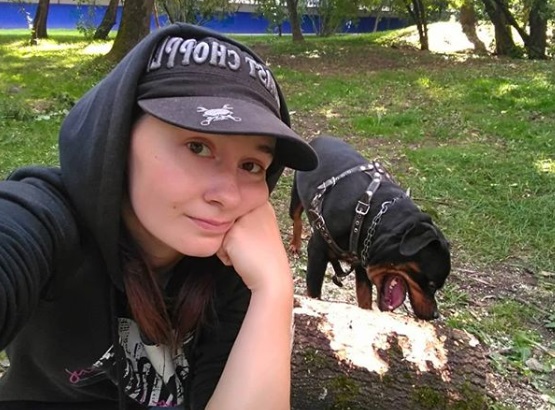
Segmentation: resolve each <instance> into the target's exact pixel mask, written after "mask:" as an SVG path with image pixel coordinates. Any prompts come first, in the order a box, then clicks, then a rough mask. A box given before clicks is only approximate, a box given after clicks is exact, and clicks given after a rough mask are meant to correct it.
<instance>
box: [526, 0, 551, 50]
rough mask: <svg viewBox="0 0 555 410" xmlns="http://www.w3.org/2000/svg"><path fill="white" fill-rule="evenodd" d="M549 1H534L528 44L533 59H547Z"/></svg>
mask: <svg viewBox="0 0 555 410" xmlns="http://www.w3.org/2000/svg"><path fill="white" fill-rule="evenodd" d="M547 8H548V7H547V1H546V0H535V1H534V2H532V8H531V9H530V16H529V17H528V24H529V26H530V42H529V44H528V47H527V50H528V58H529V59H531V60H545V59H546V58H547V56H546V55H545V48H546V46H547V15H548V13H547Z"/></svg>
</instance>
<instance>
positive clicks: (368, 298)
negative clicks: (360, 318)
mask: <svg viewBox="0 0 555 410" xmlns="http://www.w3.org/2000/svg"><path fill="white" fill-rule="evenodd" d="M356 291H357V304H358V306H359V307H360V308H362V309H372V289H371V288H369V287H368V286H366V284H364V283H360V282H359V281H356Z"/></svg>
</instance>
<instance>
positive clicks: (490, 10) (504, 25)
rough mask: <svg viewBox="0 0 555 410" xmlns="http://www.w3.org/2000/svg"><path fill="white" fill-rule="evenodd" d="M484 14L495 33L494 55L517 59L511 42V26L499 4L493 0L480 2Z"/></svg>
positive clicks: (513, 43) (517, 52)
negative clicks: (482, 5) (484, 11)
mask: <svg viewBox="0 0 555 410" xmlns="http://www.w3.org/2000/svg"><path fill="white" fill-rule="evenodd" d="M482 1H483V3H484V8H485V10H486V13H487V15H488V17H489V19H490V20H491V22H492V23H493V27H494V31H495V54H496V55H498V56H510V57H518V56H519V54H520V53H519V51H518V48H517V46H516V44H515V42H514V40H513V34H512V32H511V26H510V25H509V23H508V22H507V18H506V16H505V13H504V12H503V10H502V9H501V8H500V7H499V2H497V1H495V0H482Z"/></svg>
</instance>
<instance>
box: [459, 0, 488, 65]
mask: <svg viewBox="0 0 555 410" xmlns="http://www.w3.org/2000/svg"><path fill="white" fill-rule="evenodd" d="M472 1H473V0H465V1H464V2H463V4H462V6H461V8H460V13H461V14H460V22H461V28H462V31H463V33H464V34H465V35H466V38H468V41H470V42H471V43H472V44H473V45H474V51H475V52H476V53H477V54H487V48H486V45H485V44H484V42H483V41H482V40H480V38H479V37H478V34H477V33H476V23H477V18H476V11H475V10H474V4H473V3H472Z"/></svg>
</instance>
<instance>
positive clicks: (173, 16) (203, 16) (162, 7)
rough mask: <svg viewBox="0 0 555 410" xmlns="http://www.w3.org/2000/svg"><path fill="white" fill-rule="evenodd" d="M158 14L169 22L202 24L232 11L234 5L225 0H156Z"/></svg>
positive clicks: (220, 17)
mask: <svg viewBox="0 0 555 410" xmlns="http://www.w3.org/2000/svg"><path fill="white" fill-rule="evenodd" d="M156 2H157V4H158V11H159V13H160V14H165V15H167V16H168V18H169V20H170V22H177V21H180V22H185V23H192V24H197V25H203V24H205V23H206V22H207V21H208V20H210V19H212V18H216V19H223V18H225V17H226V16H228V15H229V14H230V13H232V12H233V11H234V10H235V8H236V5H234V4H233V3H232V2H229V1H227V0H156Z"/></svg>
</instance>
